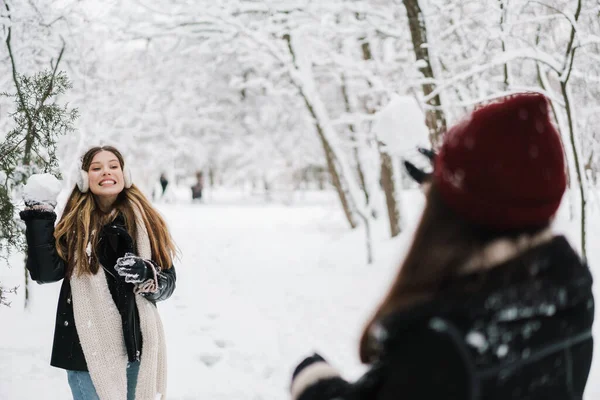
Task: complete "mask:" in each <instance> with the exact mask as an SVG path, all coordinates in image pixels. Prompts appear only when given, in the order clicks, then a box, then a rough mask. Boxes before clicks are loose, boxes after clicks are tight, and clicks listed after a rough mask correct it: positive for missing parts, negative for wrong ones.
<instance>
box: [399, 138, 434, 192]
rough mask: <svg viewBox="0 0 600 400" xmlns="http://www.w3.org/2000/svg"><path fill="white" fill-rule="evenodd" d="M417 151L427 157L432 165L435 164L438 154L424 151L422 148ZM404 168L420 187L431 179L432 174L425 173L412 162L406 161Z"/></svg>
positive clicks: (427, 150)
mask: <svg viewBox="0 0 600 400" xmlns="http://www.w3.org/2000/svg"><path fill="white" fill-rule="evenodd" d="M417 150H418V152H419V153H421V154H422V155H424V156H425V157H427V158H428V159H429V161H430V162H431V164H432V165H433V164H435V157H436V154H435V152H434V151H433V150H429V149H424V148H422V147H418V148H417ZM404 168H406V172H408V175H409V176H410V177H411V178H412V179H413V180H414V181H415V182H417V183H418V184H419V185H421V184H423V183H425V182H427V181H428V180H429V178H430V177H431V172H425V171H424V170H422V169H420V168H418V167H416V166H415V165H414V164H413V163H411V162H410V161H404Z"/></svg>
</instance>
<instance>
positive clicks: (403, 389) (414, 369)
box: [292, 329, 470, 400]
mask: <svg viewBox="0 0 600 400" xmlns="http://www.w3.org/2000/svg"><path fill="white" fill-rule="evenodd" d="M326 365H328V364H326ZM310 368H312V370H310ZM330 368H331V367H330ZM319 369H320V371H319ZM303 373H304V376H302V377H300V379H301V380H303V382H296V381H294V382H293V383H292V399H293V400H333V399H338V400H367V399H369V400H396V399H403V400H418V399H438V398H439V399H442V398H452V399H466V398H469V396H468V393H467V392H468V388H469V387H470V386H469V384H468V373H467V367H466V364H465V362H464V359H463V356H462V355H461V354H460V351H459V350H458V349H457V347H456V345H455V343H454V340H453V339H452V338H451V337H450V336H448V335H445V334H444V333H440V332H436V331H434V330H431V329H426V330H419V332H415V334H414V335H413V334H411V335H409V337H403V343H398V344H394V345H393V346H392V348H390V349H389V351H388V352H386V353H385V354H384V355H383V356H382V358H381V359H380V360H379V361H378V362H376V363H374V364H372V365H371V366H370V368H369V370H368V371H367V372H366V373H365V374H364V375H363V376H362V377H361V378H360V379H359V380H357V381H356V382H354V383H351V382H348V381H346V380H344V379H342V378H341V377H340V376H339V375H337V376H334V375H333V374H332V373H331V371H328V370H327V369H326V368H324V366H323V365H321V366H320V367H319V366H318V365H316V364H315V365H314V366H311V367H308V368H307V369H306V370H305V371H303ZM294 386H296V387H295V388H294Z"/></svg>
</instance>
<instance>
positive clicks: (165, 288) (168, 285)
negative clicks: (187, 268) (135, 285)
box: [143, 267, 177, 302]
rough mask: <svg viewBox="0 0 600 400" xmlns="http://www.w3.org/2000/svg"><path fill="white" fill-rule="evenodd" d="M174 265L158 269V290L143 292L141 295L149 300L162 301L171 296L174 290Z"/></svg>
mask: <svg viewBox="0 0 600 400" xmlns="http://www.w3.org/2000/svg"><path fill="white" fill-rule="evenodd" d="M176 280H177V275H176V274H175V267H171V268H169V269H166V270H163V271H160V272H159V273H158V291H156V292H155V293H144V294H143V296H144V297H145V298H147V299H148V300H150V301H153V302H157V301H163V300H166V299H168V298H169V297H171V295H172V294H173V292H174V291H175V281H176Z"/></svg>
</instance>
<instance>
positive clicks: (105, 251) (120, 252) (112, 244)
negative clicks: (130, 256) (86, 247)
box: [97, 220, 135, 268]
mask: <svg viewBox="0 0 600 400" xmlns="http://www.w3.org/2000/svg"><path fill="white" fill-rule="evenodd" d="M134 252H135V247H134V244H133V239H132V238H131V236H130V235H129V232H127V229H125V226H124V225H121V224H119V222H118V221H117V220H115V221H113V222H112V223H110V224H107V225H105V226H104V227H102V230H101V231H100V238H99V240H98V252H97V253H98V260H99V261H100V263H101V264H102V265H103V266H105V267H106V268H112V267H113V266H114V265H115V264H116V263H117V258H119V257H123V256H124V255H125V254H127V253H134Z"/></svg>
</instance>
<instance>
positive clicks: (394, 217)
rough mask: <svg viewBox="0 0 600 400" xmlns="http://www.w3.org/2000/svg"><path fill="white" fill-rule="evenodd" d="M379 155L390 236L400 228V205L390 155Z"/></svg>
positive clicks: (394, 234) (395, 234) (395, 233)
mask: <svg viewBox="0 0 600 400" xmlns="http://www.w3.org/2000/svg"><path fill="white" fill-rule="evenodd" d="M380 155H381V183H382V185H383V190H384V192H385V202H386V205H387V211H388V216H389V222H390V235H391V236H392V237H395V236H397V235H398V234H399V233H400V231H401V229H400V207H399V205H398V201H397V199H396V193H397V192H396V180H395V179H394V178H395V177H394V173H399V171H394V167H393V162H392V157H390V155H389V154H387V153H383V152H381V153H380Z"/></svg>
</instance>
